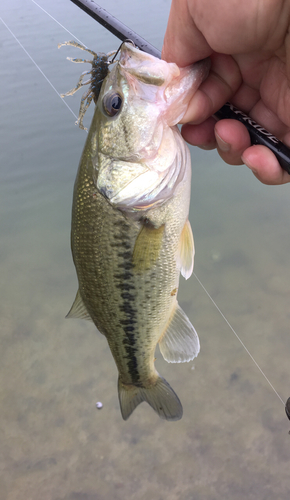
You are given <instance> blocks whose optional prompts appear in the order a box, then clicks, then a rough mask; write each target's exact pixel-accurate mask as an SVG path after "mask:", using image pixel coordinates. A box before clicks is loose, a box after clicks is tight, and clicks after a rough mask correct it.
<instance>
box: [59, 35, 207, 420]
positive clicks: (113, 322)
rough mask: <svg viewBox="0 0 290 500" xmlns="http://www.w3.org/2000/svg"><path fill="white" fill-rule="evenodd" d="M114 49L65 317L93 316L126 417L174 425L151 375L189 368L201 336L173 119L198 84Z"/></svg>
mask: <svg viewBox="0 0 290 500" xmlns="http://www.w3.org/2000/svg"><path fill="white" fill-rule="evenodd" d="M206 71H207V68H206V67H205V66H204V65H202V64H201V65H199V66H198V67H196V66H193V67H190V68H184V69H183V70H180V69H179V68H178V67H177V66H176V65H175V64H173V63H172V64H169V63H166V62H165V61H160V60H158V59H155V58H154V57H153V56H150V55H148V54H146V53H144V52H141V51H139V50H138V49H136V48H134V47H133V46H132V45H131V44H130V43H125V44H123V45H122V48H121V53H120V59H119V61H118V62H116V63H115V65H114V67H113V69H112V70H111V71H110V73H109V74H108V76H107V77H106V79H105V81H104V83H103V85H102V89H101V92H100V95H99V99H98V101H97V104H96V109H95V113H94V117H93V120H92V124H91V127H90V130H89V133H88V137H87V141H86V144H85V147H84V151H83V154H82V157H81V161H80V165H79V170H78V174H77V178H76V182H75V188H74V198H73V209H72V231H71V244H72V254H73V259H74V264H75V267H76V271H77V276H78V281H79V290H78V293H77V296H76V299H75V302H74V304H73V306H72V308H71V311H70V312H69V314H68V317H78V318H84V319H91V320H92V321H93V322H94V324H95V325H96V327H97V329H98V330H99V331H100V332H101V333H102V334H103V335H105V336H106V338H107V341H108V344H109V347H110V350H111V352H112V354H113V357H114V359H115V362H116V365H117V367H118V371H119V382H118V391H119V401H120V407H121V413H122V416H123V418H124V419H125V420H126V419H127V418H128V417H129V416H130V414H131V413H132V412H133V410H134V409H135V408H136V406H137V405H138V404H139V403H141V402H142V401H147V402H148V403H149V404H150V405H151V406H152V408H153V409H154V410H155V411H156V412H157V413H158V415H159V416H160V417H161V418H164V419H166V420H178V419H180V418H181V416H182V405H181V403H180V401H179V398H178V396H177V395H176V394H175V392H174V391H173V389H172V388H171V387H170V385H169V384H168V383H167V382H166V381H165V379H163V378H162V377H161V376H160V375H159V374H158V372H157V371H156V369H155V367H154V353H155V349H156V345H157V344H158V343H159V347H160V350H161V353H162V355H163V357H164V358H165V359H166V360H167V361H168V362H184V361H189V360H192V359H193V358H194V357H195V356H197V354H198V352H199V348H200V347H199V339H198V336H197V334H196V332H195V330H194V328H193V326H192V325H191V323H190V321H189V319H188V318H187V316H186V315H185V313H184V312H183V311H182V309H181V308H180V307H179V305H178V302H177V298H176V296H177V290H178V284H179V275H180V272H181V273H182V274H183V275H184V276H185V277H186V278H188V277H189V276H190V275H191V273H192V269H193V258H194V244H193V237H192V232H191V228H190V224H189V222H188V211H189V202H190V176H191V161H190V154H189V150H188V148H187V146H186V145H185V143H184V141H183V139H182V137H181V135H180V133H179V130H178V128H177V127H176V126H175V125H176V123H178V121H179V120H180V118H181V117H182V116H183V114H184V112H185V111H186V108H187V103H188V101H189V99H190V97H191V96H192V94H193V93H194V92H195V91H196V89H197V87H198V86H199V84H200V83H201V81H202V80H203V79H204V76H205V74H206Z"/></svg>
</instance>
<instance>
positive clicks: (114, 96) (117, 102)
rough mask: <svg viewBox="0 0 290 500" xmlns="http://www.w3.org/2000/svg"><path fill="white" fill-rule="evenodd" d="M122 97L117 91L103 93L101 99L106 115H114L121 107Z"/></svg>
mask: <svg viewBox="0 0 290 500" xmlns="http://www.w3.org/2000/svg"><path fill="white" fill-rule="evenodd" d="M122 103H123V99H122V97H121V96H120V94H118V93H117V92H113V93H111V94H107V95H105V97H104V99H103V107H104V111H105V113H106V114H107V115H108V116H115V115H117V114H118V113H119V111H120V109H121V107H122Z"/></svg>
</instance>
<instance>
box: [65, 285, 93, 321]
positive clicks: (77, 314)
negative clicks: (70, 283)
mask: <svg viewBox="0 0 290 500" xmlns="http://www.w3.org/2000/svg"><path fill="white" fill-rule="evenodd" d="M66 318H75V319H87V320H88V321H93V320H92V318H91V316H90V315H89V313H88V311H87V308H86V306H85V304H84V302H83V299H82V298H81V294H80V291H79V290H78V291H77V294H76V298H75V300H74V303H73V305H72V306H71V308H70V310H69V312H68V313H67V315H66Z"/></svg>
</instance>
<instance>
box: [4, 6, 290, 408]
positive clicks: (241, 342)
mask: <svg viewBox="0 0 290 500" xmlns="http://www.w3.org/2000/svg"><path fill="white" fill-rule="evenodd" d="M31 1H32V2H33V3H34V4H35V5H37V7H39V8H40V9H41V10H42V11H43V12H44V13H45V14H47V15H48V16H49V17H50V18H51V19H53V21H55V22H56V23H57V24H58V25H59V26H61V27H62V28H63V29H64V30H65V31H66V32H67V33H69V34H70V35H71V36H72V37H73V38H75V39H76V40H78V42H80V43H82V42H81V40H79V39H78V38H77V37H76V36H75V35H73V33H71V32H70V31H69V30H68V29H66V28H65V27H64V26H63V25H62V24H61V23H60V22H59V21H57V19H55V18H54V17H53V16H52V15H51V14H49V13H48V12H47V11H46V10H45V9H43V8H42V7H41V6H40V5H39V4H38V3H37V2H35V0H31ZM0 21H1V22H2V23H3V24H4V26H5V27H6V28H7V30H8V31H9V32H10V33H11V35H12V36H13V38H14V39H15V40H16V42H17V43H18V44H19V45H20V47H21V48H22V50H23V51H24V52H25V53H26V55H27V56H28V57H29V59H30V60H31V61H32V62H33V64H34V65H35V66H36V68H37V69H38V71H39V72H40V73H41V74H42V76H43V77H44V78H45V79H46V81H47V82H48V83H49V85H50V86H51V87H52V89H53V90H54V91H55V92H56V94H57V95H58V96H59V98H60V99H61V100H62V102H63V103H64V104H65V105H66V107H67V108H68V109H69V111H70V112H71V113H72V114H73V116H74V117H75V118H76V119H77V116H76V115H75V113H74V112H73V110H72V109H71V108H70V106H69V105H68V104H67V103H66V101H65V100H64V99H63V98H62V97H61V96H60V94H59V92H58V91H57V90H56V88H55V87H54V85H53V84H52V82H51V81H50V80H49V78H48V77H47V76H46V75H45V74H44V73H43V71H42V69H41V68H40V67H39V66H38V64H37V63H36V61H35V60H34V59H33V58H32V57H31V55H30V54H29V53H28V52H27V50H26V49H25V47H24V46H23V45H22V43H21V42H20V41H19V40H18V38H17V37H16V35H14V33H13V32H12V31H11V29H10V28H9V27H8V26H7V24H6V23H5V22H4V21H3V19H2V18H1V17H0ZM193 275H194V276H195V278H196V280H197V281H198V283H199V284H200V286H201V287H202V289H203V290H204V292H205V293H206V295H207V296H208V298H209V299H210V301H211V302H212V304H213V305H214V307H215V308H216V309H217V311H218V312H219V314H220V315H221V317H222V318H223V320H224V321H225V322H226V324H227V325H228V327H229V328H230V329H231V331H232V332H233V334H234V335H235V337H236V338H237V340H238V341H239V342H240V344H241V345H242V346H243V348H244V349H245V351H246V352H247V354H248V355H249V356H250V358H251V360H252V361H253V363H254V364H255V365H256V367H257V368H258V370H259V371H260V373H261V374H262V375H263V377H264V378H265V380H266V381H267V383H268V384H269V386H270V387H271V389H272V390H273V391H274V392H275V394H276V396H277V397H278V398H279V399H280V401H281V402H282V404H283V406H285V403H284V401H283V399H282V398H281V396H280V395H279V394H278V392H277V391H276V389H275V388H274V386H273V385H272V384H271V382H270V380H269V379H268V377H267V376H266V374H265V373H264V372H263V370H262V368H261V367H260V366H259V364H258V363H257V361H256V360H255V358H254V357H253V356H252V354H251V353H250V351H249V350H248V349H247V347H246V346H245V344H244V343H243V341H242V340H241V338H240V337H239V335H238V334H237V332H236V331H235V330H234V328H233V327H232V325H231V324H230V322H229V321H228V320H227V318H226V317H225V315H224V314H223V313H222V311H221V310H220V308H219V307H218V305H217V304H216V302H215V301H214V299H213V298H212V297H211V295H210V293H209V292H208V291H207V289H206V288H205V286H204V285H203V284H202V282H201V281H200V279H199V278H198V277H197V275H196V274H195V272H193Z"/></svg>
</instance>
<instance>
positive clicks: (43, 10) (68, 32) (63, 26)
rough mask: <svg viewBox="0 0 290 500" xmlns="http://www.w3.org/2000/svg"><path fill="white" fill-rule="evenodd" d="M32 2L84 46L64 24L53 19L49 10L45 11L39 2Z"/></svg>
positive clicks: (33, 0) (32, 0)
mask: <svg viewBox="0 0 290 500" xmlns="http://www.w3.org/2000/svg"><path fill="white" fill-rule="evenodd" d="M31 2H33V3H34V4H35V5H37V7H39V8H40V9H41V10H43V12H45V14H47V15H48V16H49V17H50V18H51V19H53V21H55V22H56V23H57V24H58V25H59V26H60V27H61V28H63V29H64V30H65V31H66V32H67V33H69V34H70V35H71V36H72V37H73V38H75V40H77V41H78V42H79V43H80V44H82V45H84V43H83V42H82V41H81V40H79V39H78V38H77V37H76V36H75V35H74V34H73V33H71V32H70V31H69V30H68V29H67V28H66V27H65V26H63V24H61V23H60V22H59V21H58V20H57V19H55V17H53V16H52V15H51V14H50V13H49V12H47V10H45V9H44V8H43V7H41V5H39V4H38V3H37V2H35V0H31Z"/></svg>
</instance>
